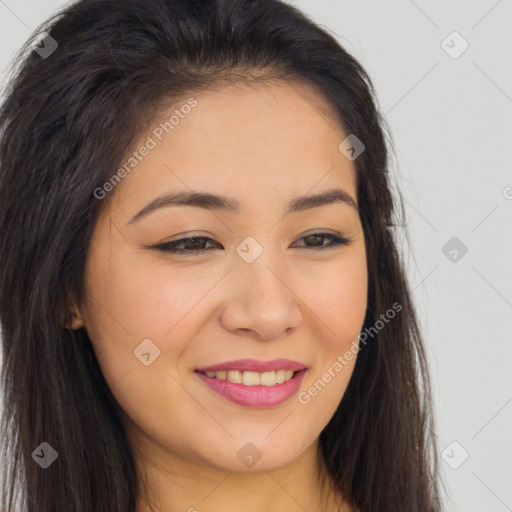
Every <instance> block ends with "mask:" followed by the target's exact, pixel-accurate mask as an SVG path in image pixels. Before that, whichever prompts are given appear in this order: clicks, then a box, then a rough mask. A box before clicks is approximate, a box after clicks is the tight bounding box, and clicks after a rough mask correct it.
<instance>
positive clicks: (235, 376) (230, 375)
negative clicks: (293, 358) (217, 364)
mask: <svg viewBox="0 0 512 512" xmlns="http://www.w3.org/2000/svg"><path fill="white" fill-rule="evenodd" d="M205 373H206V375H207V376H208V377H210V378H216V379H219V380H228V381H229V382H233V383H235V384H244V385H245V386H259V385H261V386H275V385H276V384H282V383H283V382H285V381H287V380H290V379H291V378H292V377H293V370H277V371H272V372H262V373H259V372H240V371H238V370H230V371H228V372H226V371H218V372H212V371H208V372H205Z"/></svg>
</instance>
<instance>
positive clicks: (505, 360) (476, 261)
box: [0, 0, 512, 512]
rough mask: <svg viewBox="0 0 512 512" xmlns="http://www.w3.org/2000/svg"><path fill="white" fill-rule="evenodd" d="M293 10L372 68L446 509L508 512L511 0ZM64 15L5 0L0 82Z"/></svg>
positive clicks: (394, 0)
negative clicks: (429, 387) (20, 52)
mask: <svg viewBox="0 0 512 512" xmlns="http://www.w3.org/2000/svg"><path fill="white" fill-rule="evenodd" d="M289 3H292V4H293V5H295V6H296V7H298V8H300V9H301V10H303V11H304V12H306V13H307V14H308V15H310V16H311V17H312V18H313V19H314V20H315V21H316V22H318V23H319V24H320V25H322V26H323V27H324V28H326V29H327V30H328V31H330V32H331V33H332V34H333V35H334V36H335V37H336V38H337V39H338V40H339V41H340V43H341V44H342V45H343V46H344V47H345V48H346V49H347V50H348V51H349V52H350V53H352V54H353V55H354V56H355V57H356V58H357V59H358V60H359V61H360V62H361V63H362V64H363V66H364V67H365V69H366V70H367V71H368V73H369V75H370V77H371V79H372V81H373V83H374V85H375V88H376V92H377V96H378V101H379V108H380V110H381V112H382V113H383V114H385V119H386V121H387V123H388V125H389V127H390V130H391V134H392V137H393V140H394V143H395V147H396V157H395V162H394V163H393V166H392V174H393V177H394V181H395V182H396V185H397V186H398V187H399V188H400V190H401V192H402V193H403V195H404V198H405V200H406V202H405V204H406V215H407V217H406V220H407V224H408V231H409V235H410V240H411V243H410V245H409V244H407V243H405V244H404V245H403V254H404V258H405V260H406V262H407V267H408V273H409V278H410V282H411V287H412V288H413V289H414V292H413V293H414V299H415V300H416V304H417V308H418V311H419V316H420V322H421V327H422V329H423V332H424V335H425V341H426V345H427V351H428V357H429V362H430V366H431V372H432V376H433V383H434V400H435V410H436V422H437V425H436V427H437V428H436V440H437V449H438V451H439V453H440V454H441V457H442V458H441V470H442V477H443V479H444V481H445V487H446V489H447V491H448V493H447V494H448V495H447V496H445V497H444V504H445V507H446V511H448V512H454V511H463V512H504V511H510V510H512V485H511V483H512V428H511V427H512V371H511V364H510V362H511V361H512V271H511V263H512V242H511V238H512V154H511V145H512V59H511V55H512V30H511V29H510V28H511V26H512V1H511V0H498V1H496V0H481V1H475V0H472V1H469V0H458V1H455V0H451V1H446V0H445V1H441V0H435V1H429V2H427V1H426V0H415V1H413V0H390V1H387V2H379V1H369V0H363V1H354V0H352V1H348V0H295V1H293V0H290V2H289ZM64 5H65V3H64V2H62V1H59V0H0V81H1V82H2V84H3V85H5V80H6V79H5V77H6V74H5V72H6V69H7V66H8V64H9V62H10V60H11V59H12V57H13V55H14V52H15V51H16V50H17V49H18V48H19V47H20V46H21V44H22V43H23V42H24V41H25V40H26V39H27V38H28V36H29V35H30V34H31V33H32V32H33V31H34V30H36V28H37V26H38V25H39V24H40V23H41V22H42V21H44V20H45V19H46V18H47V17H48V16H49V15H51V14H53V13H54V12H56V11H57V10H59V9H60V8H61V7H62V6H64ZM0 264H1V262H0Z"/></svg>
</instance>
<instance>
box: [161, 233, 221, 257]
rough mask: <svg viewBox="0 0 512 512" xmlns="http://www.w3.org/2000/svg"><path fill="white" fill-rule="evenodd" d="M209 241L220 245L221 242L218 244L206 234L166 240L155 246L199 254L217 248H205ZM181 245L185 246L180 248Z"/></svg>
mask: <svg viewBox="0 0 512 512" xmlns="http://www.w3.org/2000/svg"><path fill="white" fill-rule="evenodd" d="M209 242H212V243H214V244H216V245H217V246H219V244H217V242H215V241H214V240H212V239H211V238H208V237H205V236H197V237H191V238H180V239H179V240H174V241H173V242H166V243H164V244H160V245H155V246H154V248H155V249H158V250H159V251H162V252H171V253H175V254H176V253H177V254H183V255H193V256H199V255H201V254H204V253H205V252H206V251H210V250H211V249H214V248H215V247H206V248H205V245H206V244H208V243H209ZM181 246H184V248H180V247H181Z"/></svg>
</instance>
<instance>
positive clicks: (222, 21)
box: [0, 0, 439, 512]
mask: <svg viewBox="0 0 512 512" xmlns="http://www.w3.org/2000/svg"><path fill="white" fill-rule="evenodd" d="M42 31H44V32H45V34H44V35H39V36H38V37H35V38H34V40H33V41H30V42H29V43H28V44H27V47H26V52H27V53H26V54H22V55H20V56H19V57H18V62H19V63H20V66H19V70H18V72H17V73H15V74H14V76H13V79H12V81H11V88H10V90H9V91H8V95H7V98H6V100H5V102H4V104H3V106H2V109H1V120H0V126H1V133H2V142H1V144H2V145H1V153H0V165H1V168H0V169H1V174H0V200H1V204H2V210H1V214H0V234H1V243H0V259H1V261H2V267H1V271H0V294H1V295H0V315H1V316H0V319H1V323H2V343H3V372H2V377H3V382H2V390H3V394H4V408H5V415H4V422H3V427H2V435H3V436H4V439H5V440H6V442H5V443H3V451H2V463H3V465H4V467H5V475H4V480H3V483H2V490H3V500H2V502H1V505H0V506H1V507H2V510H5V511H11V510H14V508H13V502H14V501H18V502H19V503H20V505H21V509H20V510H27V511H31V512H43V511H49V510H52V511H56V510H74V511H76V512H85V511H88V512H89V511H95V512H99V511H114V510H115V511H123V512H128V511H137V512H146V511H150V510H152V511H178V510H189V511H193V510H199V511H201V510H205V511H206V510H208V511H217V510H223V511H230V510H239V509H240V508H244V509H246V510H253V511H266V512H268V511H270V512H273V511H276V510H287V511H295V510H308V511H335V510H340V511H349V510H350V511H352V510H357V511H360V512H370V511H371V512H375V511H379V512H384V511H394V512H396V511H407V512H414V511H418V512H419V511H421V512H427V511H428V512H432V511H434V510H439V499H438V488H437V478H438V477H437V460H436V456H435V452H433V444H432V438H431V430H430V429H431V424H432V410H431V398H430V384H429V378H428V369H427V365H426V361H425V357H424V351H423V350H424V349H423V343H422V339H421V335H420V333H419V330H418V327H417V321H416V315H415V310H414V307H413V304H412V301H411V296H410V290H409V288H408V284H407V282H406V279H405V273H404V269H403V265H402V262H401V261H400V258H399V255H398V252H397V249H396V240H395V239H394V236H393V227H394V226H395V225H396V224H395V223H394V222H393V214H394V212H395V204H394V200H393V198H392V195H391V192H390V186H389V182H388V180H389V177H388V152H387V146H386V142H385V136H384V128H383V127H384V123H383V120H382V118H381V117H380V115H379V113H378V111H377V109H376V106H375V101H374V92H373V86H372V84H371V81H370V79H369V78H368V76H367V75H366V73H365V71H364V70H363V69H362V68H361V66H360V65H359V64H358V62H356V61H355V60H354V58H353V57H351V56H350V55H349V54H348V53H347V52H346V51H345V50H344V49H343V48H341V47H340V45H339V44H338V43H337V42H336V41H335V39H333V38H332V37H331V36H330V35H328V34H327V33H326V32H325V31H324V30H322V29H320V28H319V27H318V26H316V25H315V24H314V23H313V22H312V21H310V20H309V19H307V18H306V17H305V16H304V15H303V14H301V13H300V12H299V11H298V10H296V9H295V8H293V7H291V6H289V5H287V4H285V3H283V2H280V1H278V0H252V1H251V0H229V1H227V0H218V1H211V0H210V1H203V2H200V1H195V2H193V1H189V2H185V1H178V0H160V1H157V0H150V1H144V2H143V1H141V0H123V1H121V0H88V1H80V2H77V3H76V4H74V5H72V6H70V7H68V8H67V9H66V10H64V11H63V12H62V13H61V14H60V15H59V16H57V17H56V18H55V19H54V20H51V21H50V22H49V23H48V24H47V25H45V26H44V27H42V28H41V31H39V34H41V32H42ZM21 482H23V485H22V489H21V492H20V493H19V494H16V491H17V485H19V483H21Z"/></svg>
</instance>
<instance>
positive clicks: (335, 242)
mask: <svg viewBox="0 0 512 512" xmlns="http://www.w3.org/2000/svg"><path fill="white" fill-rule="evenodd" d="M315 236H316V237H320V238H329V239H331V243H330V244H329V245H321V246H317V247H315V246H312V247H309V248H310V249H313V250H317V251H318V250H320V251H325V250H327V249H333V248H335V247H338V246H345V245H348V244H349V243H350V242H351V240H350V239H348V238H345V237H339V236H337V235H333V234H331V233H311V234H309V235H306V236H303V237H301V238H299V240H302V239H304V238H309V237H315ZM189 240H207V241H209V242H213V243H216V242H215V240H212V239H211V238H209V237H206V236H193V237H188V238H180V239H179V240H174V241H172V242H166V243H164V244H160V245H155V246H153V248H154V249H157V250H159V251H162V252H166V253H169V252H170V253H173V254H180V255H183V256H200V255H202V254H204V253H206V252H207V251H211V250H212V249H215V247H209V248H208V249H201V250H198V251H194V250H189V249H177V248H176V246H177V245H180V244H181V243H182V242H187V241H189ZM301 247H302V248H308V246H301Z"/></svg>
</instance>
